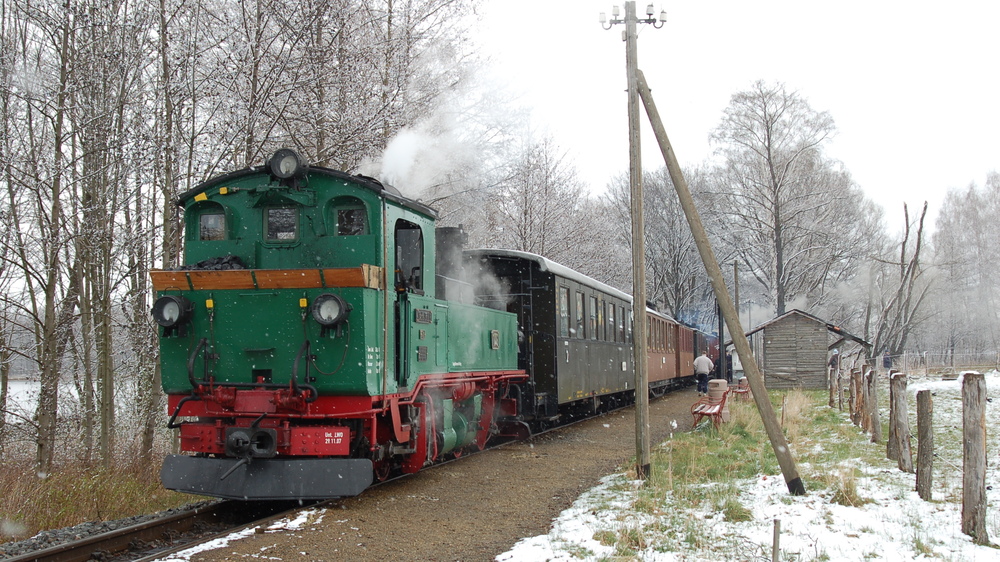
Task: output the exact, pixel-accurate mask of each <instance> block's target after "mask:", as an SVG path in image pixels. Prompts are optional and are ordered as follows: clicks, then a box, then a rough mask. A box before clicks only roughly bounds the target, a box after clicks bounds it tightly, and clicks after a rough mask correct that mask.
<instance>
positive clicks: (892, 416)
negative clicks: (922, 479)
mask: <svg viewBox="0 0 1000 562" xmlns="http://www.w3.org/2000/svg"><path fill="white" fill-rule="evenodd" d="M892 373H893V371H892V369H890V370H889V439H887V440H886V442H885V458H887V459H889V460H891V461H898V460H899V434H898V433H896V432H897V430H898V429H899V425H898V424H897V423H896V417H897V416H898V415H899V413H898V412H897V411H896V385H894V384H893V383H892ZM904 411H905V410H904Z"/></svg>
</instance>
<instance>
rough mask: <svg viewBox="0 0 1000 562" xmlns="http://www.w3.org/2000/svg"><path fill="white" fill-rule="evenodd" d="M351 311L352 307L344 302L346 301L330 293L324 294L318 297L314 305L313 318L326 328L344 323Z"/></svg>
mask: <svg viewBox="0 0 1000 562" xmlns="http://www.w3.org/2000/svg"><path fill="white" fill-rule="evenodd" d="M350 311H351V307H350V306H349V305H348V304H347V303H346V302H344V299H342V298H340V297H339V296H337V295H332V294H330V293H323V294H322V295H320V296H318V297H316V300H314V301H313V305H312V315H313V318H315V319H316V321H317V322H319V323H320V325H322V326H323V327H325V328H329V327H331V326H336V325H337V324H340V323H341V322H343V321H344V319H345V318H347V313H348V312H350Z"/></svg>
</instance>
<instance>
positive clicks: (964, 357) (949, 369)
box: [870, 351, 1000, 374]
mask: <svg viewBox="0 0 1000 562" xmlns="http://www.w3.org/2000/svg"><path fill="white" fill-rule="evenodd" d="M888 358H889V362H888V367H889V368H892V369H896V370H898V371H902V372H904V373H912V374H921V373H922V374H928V373H957V372H961V371H984V372H985V371H990V370H1000V351H978V352H951V351H921V352H915V351H905V352H903V353H902V354H899V355H890V356H888ZM870 361H871V364H872V365H875V366H876V367H879V368H882V369H885V368H886V366H887V365H886V356H885V355H879V356H878V357H872V358H871V359H870Z"/></svg>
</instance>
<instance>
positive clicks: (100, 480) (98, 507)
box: [0, 461, 198, 543]
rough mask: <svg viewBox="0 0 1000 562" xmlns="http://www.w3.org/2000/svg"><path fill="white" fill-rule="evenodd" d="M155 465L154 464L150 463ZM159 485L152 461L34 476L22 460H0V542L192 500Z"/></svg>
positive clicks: (75, 467)
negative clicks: (46, 530)
mask: <svg viewBox="0 0 1000 562" xmlns="http://www.w3.org/2000/svg"><path fill="white" fill-rule="evenodd" d="M153 465H156V466H153ZM197 500H198V498H195V497H194V496H190V495H186V494H179V493H177V492H172V491H169V490H166V489H164V488H163V486H161V485H160V478H159V465H158V463H139V462H135V463H131V464H126V465H116V466H113V467H112V468H110V469H102V468H99V467H89V468H88V467H85V466H82V465H79V464H76V465H74V464H70V465H63V466H62V467H60V468H58V469H57V470H54V471H53V472H52V473H51V474H49V475H48V477H47V478H43V479H40V478H36V477H35V475H34V469H33V467H32V464H31V463H30V462H27V461H22V462H4V463H2V464H0V543H3V542H8V541H12V540H20V539H23V538H25V537H29V536H32V535H34V534H36V533H38V532H39V531H42V530H45V529H56V528H61V527H69V526H72V525H77V524H80V523H84V522H88V521H108V520H113V519H121V518H124V517H130V516H133V515H142V514H147V513H154V512H157V511H161V510H164V509H169V508H171V507H177V506H180V505H184V504H186V503H191V502H192V501H197Z"/></svg>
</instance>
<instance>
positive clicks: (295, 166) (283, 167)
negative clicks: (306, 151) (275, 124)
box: [267, 148, 306, 180]
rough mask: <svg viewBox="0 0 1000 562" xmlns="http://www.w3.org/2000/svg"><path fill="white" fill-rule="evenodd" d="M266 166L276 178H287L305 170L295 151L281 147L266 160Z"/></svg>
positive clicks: (303, 163)
mask: <svg viewBox="0 0 1000 562" xmlns="http://www.w3.org/2000/svg"><path fill="white" fill-rule="evenodd" d="M267 167H268V169H270V171H271V175H272V176H274V177H276V178H278V179H282V180H285V179H288V178H290V177H293V176H299V175H302V172H303V171H304V170H305V167H306V165H305V162H303V161H302V157H301V156H299V154H298V153H297V152H295V151H294V150H292V149H290V148H282V149H281V150H279V151H277V152H275V153H274V156H272V157H271V159H270V160H268V161H267Z"/></svg>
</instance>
